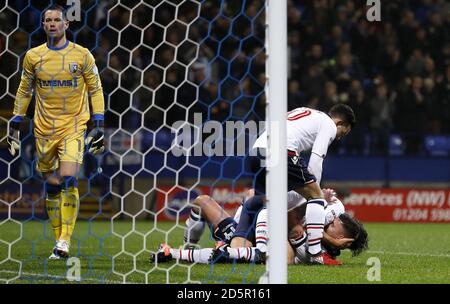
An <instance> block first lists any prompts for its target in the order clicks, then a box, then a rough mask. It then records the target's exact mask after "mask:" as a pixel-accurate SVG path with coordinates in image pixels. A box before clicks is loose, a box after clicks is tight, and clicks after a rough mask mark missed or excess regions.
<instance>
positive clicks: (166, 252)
mask: <svg viewBox="0 0 450 304" xmlns="http://www.w3.org/2000/svg"><path fill="white" fill-rule="evenodd" d="M170 249H172V248H171V247H170V246H169V245H167V244H164V243H162V244H160V245H159V248H158V251H157V252H156V254H154V253H152V254H150V262H151V263H154V262H156V261H158V263H165V262H170V261H172V259H173V257H172V254H171V253H170Z"/></svg>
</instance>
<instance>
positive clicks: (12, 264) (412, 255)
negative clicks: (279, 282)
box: [0, 221, 450, 284]
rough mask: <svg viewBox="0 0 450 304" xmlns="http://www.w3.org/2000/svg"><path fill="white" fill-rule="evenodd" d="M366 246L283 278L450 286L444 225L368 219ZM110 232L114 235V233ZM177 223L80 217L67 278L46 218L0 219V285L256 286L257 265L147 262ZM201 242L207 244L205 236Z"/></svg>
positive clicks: (449, 237)
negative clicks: (376, 277) (75, 266)
mask: <svg viewBox="0 0 450 304" xmlns="http://www.w3.org/2000/svg"><path fill="white" fill-rule="evenodd" d="M365 226H366V228H367V231H368V233H369V237H370V241H369V246H370V249H369V251H367V252H365V253H363V254H362V255H360V256H358V257H354V258H352V257H351V255H350V252H348V251H344V252H343V253H342V255H341V256H340V257H339V259H340V260H341V261H342V262H343V263H344V265H343V266H341V267H329V266H298V265H297V266H289V283H301V284H307V283H370V284H372V283H450V233H449V231H450V224H381V223H377V224H375V223H370V224H369V223H367V224H366V225H365ZM112 231H113V232H112ZM182 238H183V227H182V226H180V225H179V226H174V225H173V223H158V224H157V225H155V223H154V222H151V221H147V222H144V221H142V222H136V223H135V226H134V231H133V224H132V223H131V222H125V221H115V222H114V226H113V229H112V228H111V223H110V222H107V221H95V222H86V221H79V222H78V223H77V226H76V228H75V233H74V237H73V239H72V246H71V255H72V256H75V257H78V258H79V261H80V264H81V273H80V275H81V281H80V282H76V281H74V282H71V281H69V280H68V279H67V276H66V274H67V272H68V270H69V269H70V267H71V266H72V265H67V262H66V261H62V260H56V261H55V260H52V261H50V260H47V257H48V256H49V254H50V251H51V248H52V247H53V243H54V241H53V232H52V231H51V229H50V226H49V224H48V223H47V222H38V221H28V222H22V223H21V224H18V223H14V222H11V221H5V222H1V223H0V240H1V241H0V282H9V283H26V284H28V283H59V284H66V283H87V284H93V283H94V284H95V283H167V282H169V283H188V282H202V283H257V282H258V278H259V277H260V275H261V274H263V273H264V271H265V266H263V265H251V264H250V265H246V264H235V265H232V264H221V265H199V264H196V265H190V264H187V263H180V264H177V263H175V262H173V263H167V264H159V265H158V267H155V265H154V264H150V263H149V255H150V252H151V251H155V250H156V249H157V247H158V244H159V243H161V242H166V241H167V242H168V243H169V244H171V245H172V246H174V247H178V246H179V245H180V244H182ZM201 245H202V246H204V247H211V246H213V242H212V241H211V240H210V239H209V238H208V233H205V235H204V237H203V239H202V240H201ZM371 257H375V258H378V259H379V261H380V263H381V269H380V270H381V271H380V279H381V280H380V281H369V280H368V275H367V274H368V272H369V273H372V274H373V273H374V272H371V270H370V267H371V266H372V265H373V264H371V265H367V262H368V260H369V258H371Z"/></svg>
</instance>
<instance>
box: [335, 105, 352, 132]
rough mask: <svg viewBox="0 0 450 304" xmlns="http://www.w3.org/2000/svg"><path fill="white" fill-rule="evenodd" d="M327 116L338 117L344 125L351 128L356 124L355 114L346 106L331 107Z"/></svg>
mask: <svg viewBox="0 0 450 304" xmlns="http://www.w3.org/2000/svg"><path fill="white" fill-rule="evenodd" d="M328 114H329V115H330V116H331V117H338V118H340V119H342V120H343V121H344V123H347V124H349V125H350V126H351V127H352V128H353V126H354V125H355V123H356V118H355V113H354V112H353V110H352V108H350V107H349V106H348V105H346V104H342V103H339V104H337V105H334V106H332V107H331V109H330V111H328Z"/></svg>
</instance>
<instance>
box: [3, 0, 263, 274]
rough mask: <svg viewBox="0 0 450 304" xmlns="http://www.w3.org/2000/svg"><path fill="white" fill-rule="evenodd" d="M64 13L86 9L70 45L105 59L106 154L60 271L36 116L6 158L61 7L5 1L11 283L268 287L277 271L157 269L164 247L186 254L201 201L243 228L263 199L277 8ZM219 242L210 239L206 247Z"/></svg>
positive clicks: (178, 6)
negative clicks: (16, 114)
mask: <svg viewBox="0 0 450 304" xmlns="http://www.w3.org/2000/svg"><path fill="white" fill-rule="evenodd" d="M54 2H55V3H58V4H62V5H67V4H70V5H72V6H71V7H72V8H74V9H76V8H77V7H76V6H77V5H80V7H79V8H80V10H79V16H80V19H79V20H73V21H72V22H71V23H70V26H69V30H68V31H67V36H68V39H69V40H71V41H73V42H76V43H78V44H80V45H82V46H83V47H86V48H88V49H89V50H90V51H91V52H92V54H93V55H94V58H95V60H96V64H97V66H98V69H99V71H100V77H101V80H102V84H103V89H104V96H105V133H106V138H105V142H106V143H105V145H106V151H105V153H103V154H102V155H100V156H95V157H94V156H93V155H91V154H88V153H85V155H84V163H83V167H82V169H81V172H80V178H79V193H80V210H79V215H78V220H77V222H76V225H75V232H74V235H73V238H72V242H71V249H70V255H71V257H73V258H76V259H70V260H67V261H49V260H48V259H47V258H48V255H49V254H50V253H51V248H52V247H53V245H54V238H53V235H52V232H51V226H50V222H49V220H48V216H47V214H46V211H45V193H44V180H43V179H42V177H41V175H40V174H39V172H37V171H36V169H35V165H36V154H35V147H34V145H35V139H34V136H33V132H32V127H33V123H32V112H33V109H32V108H31V109H30V110H29V115H28V116H29V117H30V119H29V120H28V121H27V125H26V126H23V127H22V132H21V133H22V137H21V139H22V147H21V153H20V155H19V156H16V157H11V156H10V155H9V154H8V150H7V146H6V136H7V127H8V123H9V120H10V119H11V117H12V109H13V104H14V97H15V93H16V90H17V87H18V83H19V81H20V75H21V71H22V67H21V64H22V61H23V57H24V55H25V53H26V51H27V50H28V49H30V48H32V47H35V46H37V45H40V44H42V43H44V42H45V41H46V38H45V34H44V32H43V29H42V27H41V14H42V12H43V10H44V9H45V8H46V7H47V6H48V5H49V3H47V1H8V0H6V1H0V60H1V66H0V96H1V98H2V105H1V107H0V111H1V117H0V137H1V146H0V152H1V153H0V281H2V282H7V283H9V282H38V283H45V282H59V283H60V282H67V280H69V281H70V280H73V279H74V278H75V280H76V281H81V282H87V283H111V282H113V283H119V282H120V283H192V282H202V283H217V282H221V283H242V282H244V283H257V282H258V280H259V278H260V277H261V275H263V274H264V273H265V272H266V268H265V266H264V265H255V264H253V263H249V264H239V263H231V264H209V265H204V264H199V263H189V262H185V261H180V260H177V259H174V260H173V261H171V262H168V263H156V262H152V261H151V260H150V256H151V255H152V254H154V253H156V252H157V250H158V246H159V244H161V243H166V244H169V245H170V246H172V248H182V246H183V235H184V230H185V227H186V226H185V221H186V219H187V218H188V217H189V214H190V211H191V208H192V204H193V200H194V199H195V198H196V197H197V196H199V195H209V196H210V197H212V198H213V199H214V200H216V201H217V202H218V203H219V205H220V206H221V207H222V208H223V210H225V211H224V212H227V213H229V214H231V215H233V214H234V212H235V211H236V209H237V208H238V207H239V206H240V204H241V202H242V200H243V198H244V197H245V194H246V192H247V190H249V189H251V188H252V187H253V183H254V179H253V176H254V171H253V170H254V168H252V166H250V162H249V159H250V154H251V151H250V150H251V149H250V148H251V144H252V142H254V140H255V139H256V136H258V133H259V132H260V131H262V130H261V128H262V127H263V126H264V125H263V124H262V123H263V122H264V121H265V119H266V90H265V85H266V57H267V56H266V48H265V38H266V34H265V31H266V3H265V1H263V0H252V1H248V0H229V1H228V0H222V1H219V0H205V1H200V0H198V1H197V0H165V1H160V0H146V1H138V0H119V1H118V0H116V1H103V0H96V1H94V0H91V1H54ZM75 16H76V14H75ZM49 76H50V77H51V76H52V75H49ZM214 241H215V240H214V239H213V237H212V233H211V231H210V230H209V229H208V228H206V229H205V232H204V234H203V236H202V238H201V239H200V241H199V243H198V246H197V248H208V247H214V245H215V243H214ZM78 266H79V270H77V271H78V272H77V271H74V270H73V269H74V267H78ZM69 274H71V275H70V276H69ZM73 274H75V276H73Z"/></svg>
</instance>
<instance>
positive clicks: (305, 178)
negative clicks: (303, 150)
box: [287, 151, 316, 191]
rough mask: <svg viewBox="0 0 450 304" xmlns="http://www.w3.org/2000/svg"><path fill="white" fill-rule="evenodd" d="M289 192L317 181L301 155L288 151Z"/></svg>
mask: <svg viewBox="0 0 450 304" xmlns="http://www.w3.org/2000/svg"><path fill="white" fill-rule="evenodd" d="M287 166H288V191H290V190H295V189H297V188H299V187H303V186H305V185H307V184H310V183H313V182H315V181H316V178H315V177H314V175H312V174H311V173H309V171H308V164H307V163H306V161H305V160H304V159H303V157H302V156H301V155H298V154H297V153H296V152H294V151H288V164H287Z"/></svg>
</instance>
